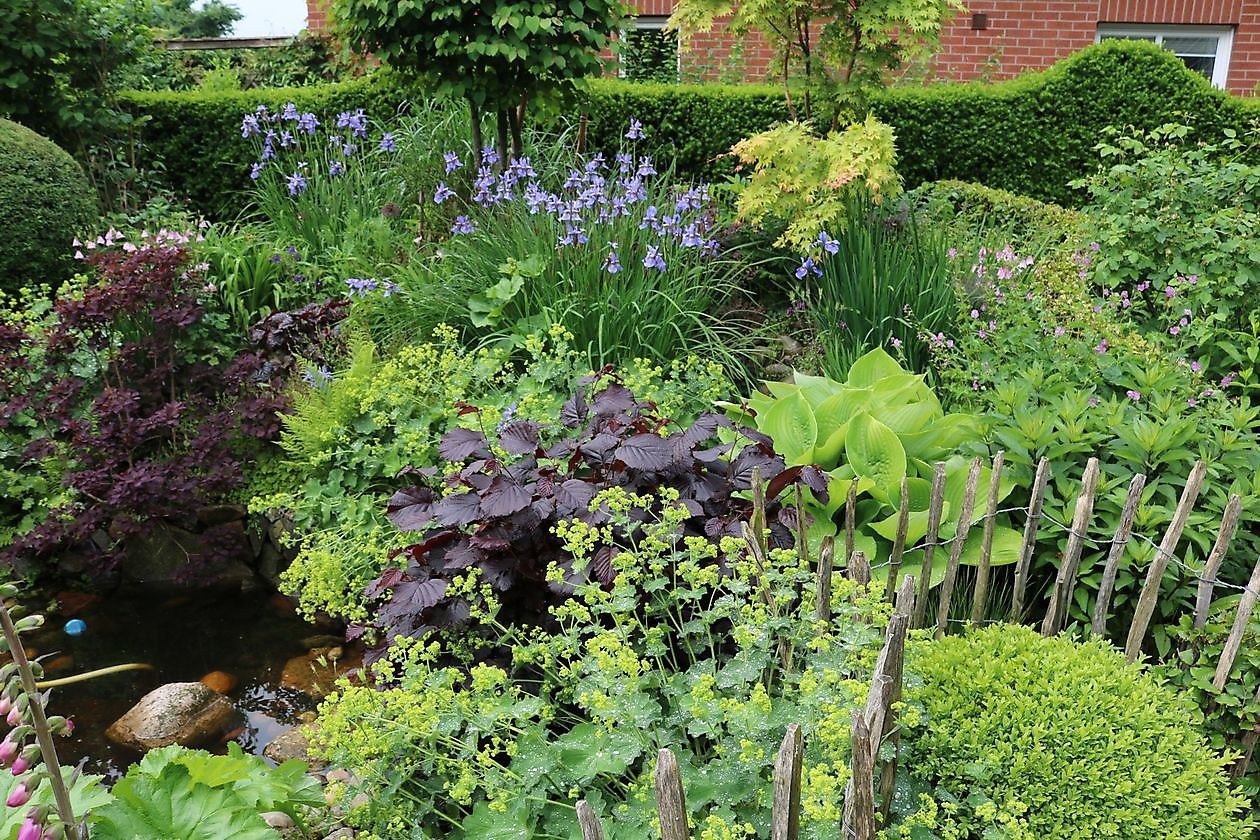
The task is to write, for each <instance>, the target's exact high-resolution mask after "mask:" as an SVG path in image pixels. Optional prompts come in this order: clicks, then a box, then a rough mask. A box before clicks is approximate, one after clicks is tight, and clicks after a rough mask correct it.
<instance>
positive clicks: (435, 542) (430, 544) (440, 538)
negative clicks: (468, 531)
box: [403, 529, 458, 563]
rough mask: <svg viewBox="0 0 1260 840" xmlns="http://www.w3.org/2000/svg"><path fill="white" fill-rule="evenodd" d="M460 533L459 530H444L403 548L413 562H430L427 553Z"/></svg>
mask: <svg viewBox="0 0 1260 840" xmlns="http://www.w3.org/2000/svg"><path fill="white" fill-rule="evenodd" d="M457 535H458V532H457V531H452V530H449V529H447V530H443V531H438V532H437V533H435V534H433V535H432V536H430V537H429V538H428V539H427V540H425V541H424V542H421V543H416V544H415V545H409V546H407V547H406V548H404V549H403V551H404V552H406V553H407V554H408V555H409V556H410V557H411V560H412V562H413V563H421V562H422V561H423V562H428V559H427V557H426V555H427V554H428V553H429V552H430V551H432V550H433V549H435V548H437V547H439V546H442V545H446V544H447V543H448V542H450V541H451V540H453V539H455V537H456V536H457Z"/></svg>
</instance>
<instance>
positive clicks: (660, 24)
mask: <svg viewBox="0 0 1260 840" xmlns="http://www.w3.org/2000/svg"><path fill="white" fill-rule="evenodd" d="M667 23H669V15H635V16H634V26H633V27H632V28H634V29H648V30H658V31H659V30H662V29H664V28H665V25H666V24H667ZM674 61H675V63H676V65H677V68H676V70H675V73H676V74H677V77H678V78H679V79H681V78H682V50H674ZM625 75H626V65H625V62H623V61H618V62H617V78H619V79H623V78H625Z"/></svg>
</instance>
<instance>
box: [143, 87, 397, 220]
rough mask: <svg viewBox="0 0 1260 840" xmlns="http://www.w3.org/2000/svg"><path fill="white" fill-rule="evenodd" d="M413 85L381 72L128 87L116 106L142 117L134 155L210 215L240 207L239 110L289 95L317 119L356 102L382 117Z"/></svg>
mask: <svg viewBox="0 0 1260 840" xmlns="http://www.w3.org/2000/svg"><path fill="white" fill-rule="evenodd" d="M413 96H414V89H413V88H411V87H408V86H407V85H405V84H402V83H401V82H400V81H399V80H398V79H397V77H395V76H393V75H392V74H388V73H377V74H373V75H371V76H367V77H365V78H362V79H356V80H354V81H350V82H340V83H337V84H327V85H310V86H306V87H292V88H268V89H258V90H245V91H222V92H221V91H212V92H206V91H183V92H173V91H159V92H140V91H131V92H128V93H126V94H124V95H123V106H124V107H125V108H126V109H127V110H129V111H130V112H131V113H132V114H134V115H136V116H138V117H146V118H147V120H146V122H145V123H144V124H143V126H142V128H141V133H140V138H141V141H142V145H141V148H140V154H141V160H142V161H143V163H144V164H146V165H148V166H149V167H150V168H153V167H154V164H160V165H161V167H162V168H163V169H164V170H165V172H164V175H163V179H164V181H165V183H166V184H167V186H169V187H170V188H171V189H172V190H173V191H174V192H175V194H176V195H179V196H186V197H187V198H189V199H191V200H192V204H193V206H194V207H195V208H196V209H197V210H199V211H201V212H203V213H207V214H209V215H210V216H212V217H215V218H231V217H233V216H235V215H237V214H238V213H239V212H240V211H241V209H242V206H243V205H242V201H241V198H240V192H241V190H242V189H243V188H244V187H245V186H246V184H248V182H249V166H250V164H251V163H253V162H254V160H255V159H256V157H255V156H256V152H255V150H254V147H253V146H252V145H251V144H249V143H247V142H245V141H244V140H242V139H241V117H242V116H243V115H244V114H245V113H247V112H249V111H252V110H254V108H256V107H257V106H258V105H260V104H266V105H267V106H268V107H270V108H272V109H278V108H280V107H283V106H284V104H285V103H286V102H293V103H294V104H295V105H297V107H298V109H299V110H301V111H313V112H314V113H315V114H316V115H318V116H319V118H320V119H321V120H327V119H329V118H332V119H335V118H336V115H337V114H338V113H339V112H341V111H350V110H354V109H355V108H363V109H365V110H366V111H367V113H368V116H370V117H372V118H373V119H376V120H382V121H388V120H389V119H390V118H391V117H393V116H395V115H396V114H398V113H400V112H404V111H406V110H407V109H408V108H409V107H410V102H411V100H412V98H413Z"/></svg>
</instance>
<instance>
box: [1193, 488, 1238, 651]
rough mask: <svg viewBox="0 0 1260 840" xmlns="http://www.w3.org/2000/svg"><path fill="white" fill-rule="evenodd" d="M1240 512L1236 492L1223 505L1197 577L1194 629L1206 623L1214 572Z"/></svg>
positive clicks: (1217, 567) (1227, 548) (1219, 564)
mask: <svg viewBox="0 0 1260 840" xmlns="http://www.w3.org/2000/svg"><path fill="white" fill-rule="evenodd" d="M1241 513H1242V499H1240V498H1239V497H1238V494H1237V493H1235V494H1234V495H1232V496H1230V497H1229V504H1227V505H1226V506H1225V514H1224V515H1223V516H1222V517H1221V529H1220V531H1218V532H1217V534H1216V542H1215V543H1213V544H1212V551H1211V553H1210V554H1208V558H1207V562H1205V563H1204V564H1203V574H1202V575H1201V576H1200V577H1199V591H1198V592H1197V593H1196V595H1195V599H1194V629H1196V630H1202V629H1203V625H1205V624H1207V616H1208V607H1209V606H1210V605H1211V603H1212V589H1213V587H1215V586H1216V573H1217V572H1218V571H1220V568H1221V561H1223V560H1224V559H1225V555H1226V553H1228V551H1229V544H1230V541H1231V540H1233V539H1234V531H1235V529H1236V528H1237V527H1238V517H1239V515H1240V514H1241Z"/></svg>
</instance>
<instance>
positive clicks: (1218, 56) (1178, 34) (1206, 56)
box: [1098, 23, 1234, 88]
mask: <svg viewBox="0 0 1260 840" xmlns="http://www.w3.org/2000/svg"><path fill="white" fill-rule="evenodd" d="M1111 38H1124V39H1129V40H1139V41H1152V42H1154V43H1156V44H1159V45H1160V46H1161V47H1163V48H1164V49H1166V50H1169V51H1170V52H1172V53H1173V54H1175V55H1176V56H1177V57H1178V58H1180V59H1181V60H1182V61H1184V62H1185V63H1186V66H1187V67H1189V68H1190V69H1191V70H1194V71H1197V72H1199V73H1202V74H1203V75H1204V76H1206V77H1207V78H1208V79H1209V80H1210V81H1211V82H1212V84H1214V85H1216V86H1217V87H1219V88H1223V87H1225V80H1226V79H1227V78H1228V76H1229V50H1230V47H1231V46H1233V42H1234V30H1233V28H1232V27H1228V26H1142V25H1132V26H1130V25H1128V24H1110V23H1104V24H1099V25H1098V40H1099V41H1105V40H1108V39H1111Z"/></svg>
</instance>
